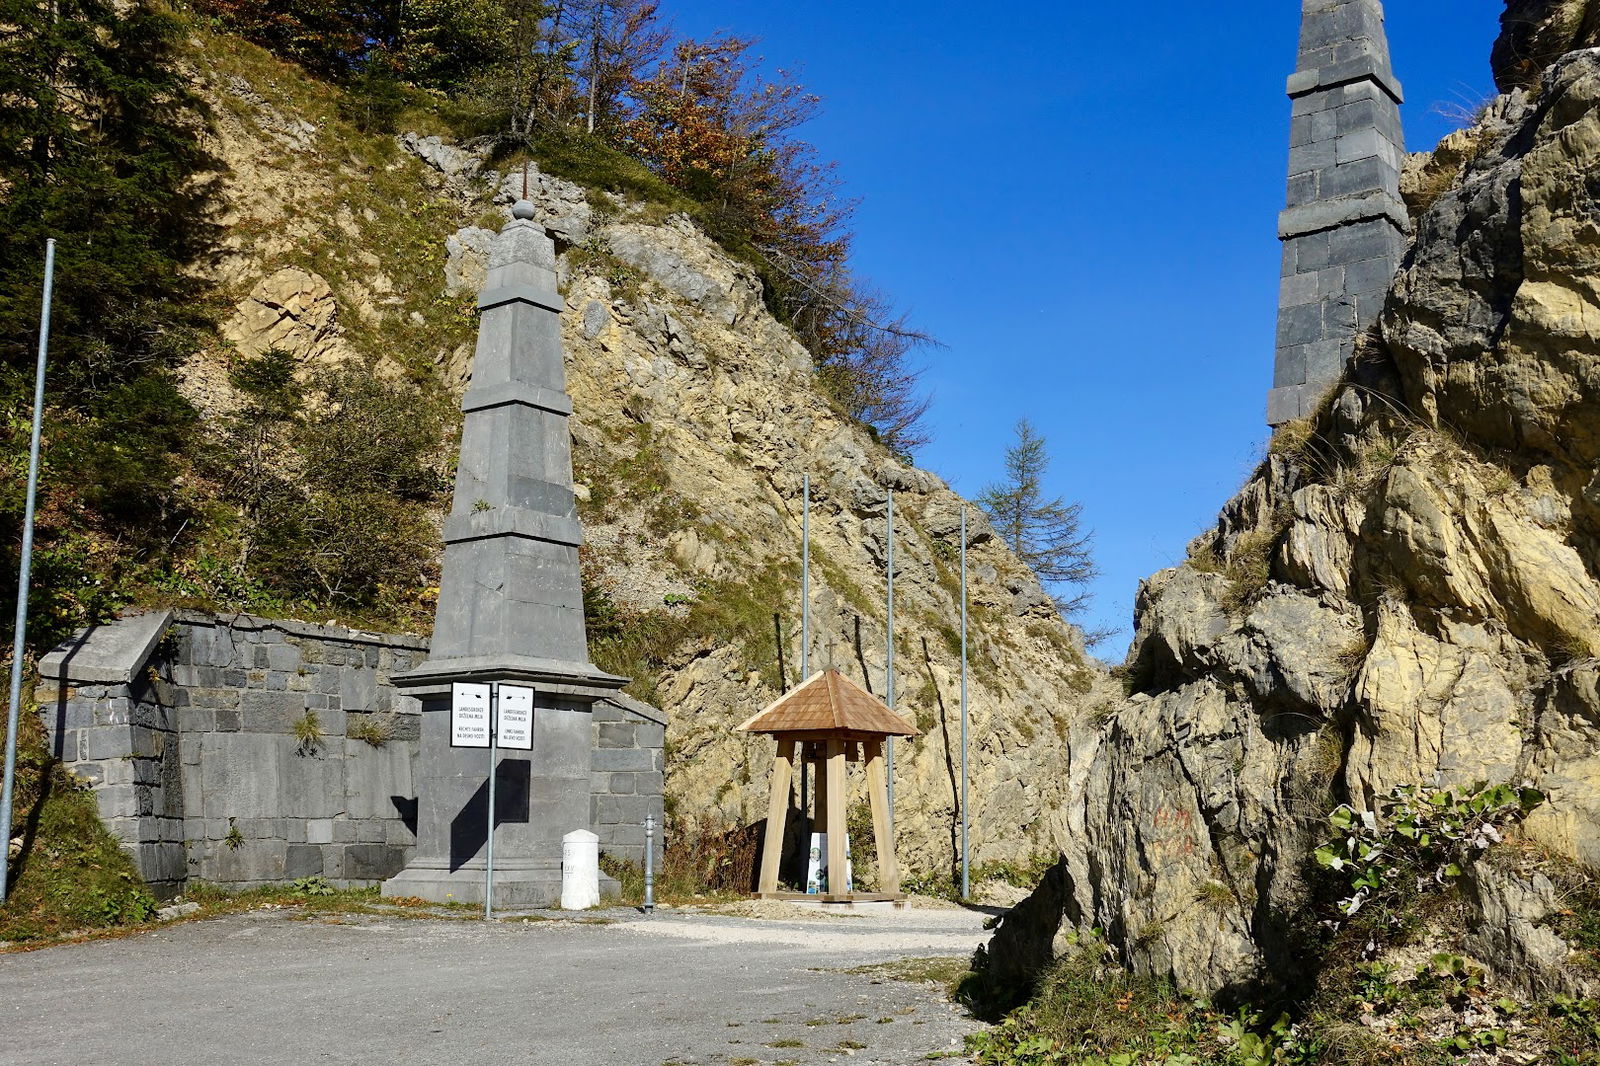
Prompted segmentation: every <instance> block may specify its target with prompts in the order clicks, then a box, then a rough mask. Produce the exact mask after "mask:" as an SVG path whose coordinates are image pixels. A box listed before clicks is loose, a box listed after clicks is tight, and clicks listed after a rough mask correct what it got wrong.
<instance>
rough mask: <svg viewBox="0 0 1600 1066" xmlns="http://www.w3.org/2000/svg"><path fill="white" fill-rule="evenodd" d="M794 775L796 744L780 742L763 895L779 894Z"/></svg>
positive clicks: (769, 812) (764, 852)
mask: <svg viewBox="0 0 1600 1066" xmlns="http://www.w3.org/2000/svg"><path fill="white" fill-rule="evenodd" d="M793 773H794V741H792V740H780V741H778V757H777V758H776V759H774V760H773V763H772V799H771V801H770V802H769V803H768V804H767V839H766V842H765V844H763V845H762V848H761V891H762V892H776V891H778V860H779V859H780V858H782V856H783V824H784V822H785V821H786V820H788V817H789V778H790V776H791V775H792V774H793Z"/></svg>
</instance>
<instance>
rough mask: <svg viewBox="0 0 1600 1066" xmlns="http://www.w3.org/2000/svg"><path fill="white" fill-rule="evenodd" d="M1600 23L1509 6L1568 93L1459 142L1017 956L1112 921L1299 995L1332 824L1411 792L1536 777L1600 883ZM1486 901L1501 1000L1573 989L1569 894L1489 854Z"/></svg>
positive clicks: (1238, 504)
mask: <svg viewBox="0 0 1600 1066" xmlns="http://www.w3.org/2000/svg"><path fill="white" fill-rule="evenodd" d="M1518 12H1521V13H1522V15H1523V16H1527V17H1529V18H1533V17H1534V16H1533V15H1530V14H1529V13H1530V12H1532V13H1536V14H1537V18H1536V19H1534V21H1533V22H1529V23H1526V24H1519V26H1520V28H1512V23H1513V21H1514V16H1516V15H1517V13H1518ZM1517 17H1521V16H1517ZM1594 18H1595V15H1594V5H1584V4H1553V3H1544V4H1533V3H1526V4H1518V3H1513V4H1512V5H1511V11H1510V12H1509V13H1508V16H1507V19H1508V29H1510V30H1511V32H1510V33H1508V38H1507V39H1506V40H1503V42H1502V46H1501V48H1500V49H1497V52H1496V55H1497V67H1498V69H1499V71H1500V72H1502V73H1503V72H1505V71H1508V70H1511V67H1509V66H1507V63H1509V59H1508V58H1507V57H1509V56H1511V55H1513V54H1515V55H1518V56H1524V57H1527V56H1536V55H1537V56H1544V57H1545V62H1544V63H1543V64H1542V65H1541V66H1540V68H1539V73H1538V76H1537V77H1535V78H1534V79H1533V81H1532V82H1529V81H1527V80H1526V79H1522V78H1521V77H1520V76H1519V80H1517V81H1516V82H1515V85H1516V88H1515V91H1513V92H1512V93H1510V94H1509V95H1507V96H1505V97H1502V98H1500V99H1499V100H1498V101H1496V102H1495V103H1494V104H1493V105H1491V107H1490V108H1488V109H1487V111H1486V113H1485V115H1484V116H1483V120H1482V122H1481V123H1480V124H1479V125H1478V126H1476V127H1474V128H1473V129H1471V130H1469V131H1464V132H1463V134H1460V135H1456V136H1455V138H1454V143H1453V144H1452V145H1451V147H1450V150H1451V152H1452V153H1454V157H1453V158H1452V159H1449V160H1447V161H1445V162H1444V163H1441V164H1440V166H1443V167H1444V168H1445V169H1444V170H1443V171H1442V173H1443V174H1444V178H1443V181H1442V183H1439V184H1437V185H1436V187H1435V188H1434V189H1433V190H1432V192H1431V194H1430V195H1429V196H1428V197H1426V202H1422V201H1414V202H1413V207H1414V209H1415V210H1417V212H1418V215H1417V225H1416V236H1415V242H1414V245H1413V246H1412V248H1411V249H1410V251H1409V253H1408V255H1407V257H1406V260H1405V262H1404V264H1403V266H1402V269H1401V270H1400V272H1399V275H1398V277H1397V278H1396V279H1395V282H1394V284H1393V287H1392V288H1391V290H1390V291H1389V293H1388V296H1387V301H1386V304H1385V308H1384V311H1383V314H1382V316H1381V320H1380V323H1379V326H1378V327H1377V329H1376V330H1375V332H1374V333H1373V334H1371V335H1370V336H1368V337H1367V338H1366V340H1365V342H1364V344H1365V349H1364V354H1363V355H1362V356H1361V357H1360V358H1359V359H1358V361H1357V363H1356V365H1355V366H1354V367H1353V368H1352V369H1351V370H1350V372H1349V374H1348V375H1347V377H1346V379H1345V381H1344V383H1343V384H1342V385H1341V386H1340V387H1339V389H1338V390H1337V391H1336V393H1335V395H1334V396H1333V397H1332V398H1331V399H1330V401H1329V402H1328V403H1326V404H1325V405H1324V406H1323V407H1322V408H1321V409H1320V410H1319V412H1318V413H1317V414H1316V415H1315V416H1314V417H1313V418H1311V419H1309V420H1307V421H1304V422H1301V423H1294V424H1291V425H1289V426H1288V427H1285V428H1284V429H1282V430H1281V431H1280V432H1279V434H1278V436H1277V438H1276V439H1275V440H1274V442H1273V446H1272V449H1271V451H1272V454H1271V455H1269V457H1268V459H1267V461H1266V462H1264V463H1263V464H1262V466H1261V468H1260V469H1259V470H1258V472H1257V473H1256V475H1255V477H1254V478H1253V479H1252V480H1251V481H1250V482H1249V483H1248V484H1247V485H1246V486H1245V488H1244V489H1243V490H1241V492H1240V493H1239V495H1238V496H1237V497H1235V498H1234V499H1233V500H1232V501H1230V502H1229V503H1228V504H1227V505H1226V506H1225V507H1224V509H1223V512H1222V515H1221V516H1220V518H1219V521H1218V524H1217V526H1216V528H1215V529H1214V530H1213V531H1211V532H1210V533H1208V534H1206V535H1205V536H1203V537H1201V538H1200V539H1199V540H1198V541H1197V542H1196V543H1195V544H1194V545H1192V546H1191V550H1190V558H1189V560H1188V561H1187V562H1186V563H1185V564H1184V565H1183V566H1180V567H1178V568H1176V569H1173V570H1168V571H1163V572H1162V573H1160V574H1157V575H1155V576H1154V577H1152V578H1151V579H1150V580H1149V581H1148V582H1146V583H1145V585H1144V587H1143V589H1142V590H1141V594H1140V597H1139V601H1138V633H1137V636H1136V638H1135V642H1134V645H1133V649H1132V652H1131V653H1130V658H1129V663H1128V666H1127V670H1128V673H1129V675H1130V680H1131V683H1132V685H1133V687H1134V690H1135V693H1134V695H1133V696H1132V697H1131V698H1130V699H1128V700H1127V701H1126V702H1125V703H1124V704H1122V705H1121V706H1120V707H1119V708H1118V709H1116V710H1115V712H1114V713H1113V714H1112V715H1111V716H1110V717H1109V720H1108V721H1107V722H1106V724H1105V726H1104V728H1103V729H1102V730H1101V731H1100V733H1099V735H1098V736H1097V737H1094V738H1091V739H1084V740H1080V741H1078V742H1077V743H1076V744H1075V746H1074V749H1073V751H1072V752H1071V759H1070V760H1069V762H1068V763H1067V764H1065V765H1064V766H1063V767H1062V768H1061V769H1060V770H1059V771H1058V772H1061V773H1065V774H1066V775H1067V776H1068V778H1069V785H1068V792H1069V793H1071V794H1073V795H1076V796H1080V797H1082V798H1081V800H1080V801H1079V802H1081V804H1082V806H1081V807H1080V808H1076V809H1073V810H1070V811H1069V812H1067V822H1068V824H1069V825H1071V826H1072V827H1073V830H1074V831H1073V833H1072V834H1071V836H1070V839H1069V844H1068V846H1067V847H1066V848H1065V849H1064V850H1063V855H1062V862H1061V864H1060V866H1059V867H1058V871H1059V872H1058V873H1056V874H1053V875H1052V876H1053V877H1056V878H1059V880H1057V881H1054V882H1047V886H1046V887H1045V888H1043V889H1041V894H1040V895H1039V896H1038V897H1036V898H1035V900H1033V901H1030V904H1029V907H1028V909H1027V911H1026V912H1022V913H1023V914H1024V915H1025V917H1020V918H1018V919H1016V920H1013V919H1011V918H1007V919H1005V920H1004V921H1003V923H1002V925H1001V928H1000V932H999V934H998V935H997V938H996V940H995V943H994V945H993V946H992V948H991V953H992V955H993V956H994V957H995V958H997V959H998V958H1001V957H1006V958H1009V959H1011V960H1013V961H1015V960H1027V959H1037V958H1039V957H1040V956H1041V953H1043V955H1044V956H1045V957H1048V954H1049V952H1047V951H1043V948H1042V945H1048V944H1049V943H1050V942H1051V941H1052V940H1053V939H1058V938H1059V937H1060V936H1061V935H1062V933H1063V931H1065V930H1069V929H1073V928H1079V929H1089V928H1094V927H1098V928H1100V929H1103V930H1105V932H1106V934H1107V936H1108V938H1109V939H1110V941H1111V943H1112V944H1113V945H1114V946H1115V947H1116V948H1117V949H1118V950H1119V951H1120V952H1121V954H1122V956H1123V957H1124V958H1125V959H1126V960H1127V961H1128V962H1129V963H1130V964H1131V965H1132V966H1133V967H1134V968H1135V969H1137V970H1139V971H1142V972H1146V973H1154V974H1162V975H1168V976H1170V977H1172V978H1173V979H1174V980H1175V981H1176V982H1177V983H1178V984H1179V985H1180V986H1183V987H1188V988H1193V989H1196V990H1200V991H1216V990H1220V989H1226V988H1230V987H1235V988H1236V987H1241V986H1244V985H1247V984H1249V983H1251V982H1254V981H1257V980H1260V979H1266V980H1269V981H1271V980H1282V979H1286V978H1290V977H1292V976H1293V974H1294V973H1295V972H1296V969H1297V967H1299V966H1302V965H1303V960H1301V959H1298V958H1297V957H1296V956H1295V954H1294V949H1293V948H1292V946H1291V943H1292V940H1291V935H1290V930H1291V929H1292V927H1293V926H1294V923H1295V922H1296V920H1297V918H1298V916H1299V915H1300V914H1302V913H1303V911H1304V904H1305V902H1306V900H1307V898H1308V891H1309V888H1308V884H1307V882H1306V881H1305V876H1306V871H1307V870H1308V868H1309V867H1310V865H1311V864H1309V863H1308V859H1309V855H1310V851H1311V849H1313V848H1314V847H1315V846H1316V845H1317V844H1318V843H1320V842H1321V840H1322V839H1325V837H1326V835H1327V834H1326V823H1325V821H1324V818H1325V816H1326V814H1327V813H1328V811H1330V810H1331V809H1332V808H1333V807H1335V806H1336V805H1338V804H1339V803H1341V802H1350V803H1352V804H1354V805H1356V806H1357V807H1361V808H1365V809H1371V807H1372V805H1373V803H1374V799H1375V797H1378V796H1380V795H1382V794H1384V793H1386V792H1388V791H1389V790H1390V789H1392V788H1393V787H1395V786H1396V785H1402V784H1412V783H1416V784H1422V785H1428V786H1443V787H1458V788H1470V787H1472V786H1474V785H1475V784H1478V783H1487V784H1496V783H1511V784H1521V783H1527V784H1530V785H1532V786H1533V787H1535V788H1538V789H1540V790H1541V791H1543V792H1544V793H1545V794H1546V796H1547V801H1546V802H1545V803H1544V805H1543V806H1541V807H1539V808H1538V809H1537V810H1535V811H1534V813H1533V814H1532V815H1531V816H1530V817H1529V818H1528V820H1527V821H1526V823H1525V824H1524V825H1523V827H1522V834H1523V836H1524V837H1525V838H1526V843H1527V844H1528V845H1529V846H1531V847H1532V848H1535V849H1544V851H1543V852H1542V853H1543V854H1547V855H1551V856H1554V857H1556V858H1557V859H1564V860H1570V861H1575V862H1578V863H1582V864H1587V865H1591V866H1592V865H1594V864H1596V863H1600V757H1597V756H1596V755H1595V754H1594V752H1595V751H1596V744H1597V743H1600V666H1597V664H1600V658H1597V657H1600V506H1597V505H1600V488H1597V486H1600V476H1597V474H1596V471H1597V469H1600V224H1597V221H1596V220H1597V219H1600V186H1597V185H1596V183H1595V182H1594V180H1593V175H1594V174H1595V173H1596V172H1597V168H1600V50H1587V51H1576V52H1568V49H1570V48H1571V47H1572V45H1573V42H1574V41H1575V40H1577V39H1579V37H1577V36H1575V35H1580V36H1581V32H1588V28H1589V27H1590V26H1591V25H1592V24H1593V22H1594ZM1519 35H1520V36H1519ZM1563 52H1566V53H1567V54H1564V55H1563V54H1561V53H1563ZM1502 84H1506V83H1505V82H1504V81H1503V82H1502ZM1530 85H1531V87H1532V88H1531V91H1525V89H1524V88H1523V87H1524V86H1530ZM1423 165H1424V166H1426V165H1428V163H1424V164H1423ZM1436 176H1437V175H1436ZM1491 854H1492V853H1491ZM1464 891H1465V897H1466V899H1467V901H1468V903H1469V921H1468V925H1469V929H1468V931H1467V937H1468V941H1467V942H1468V944H1469V946H1471V948H1472V950H1474V951H1475V952H1477V953H1478V954H1479V956H1480V958H1481V960H1482V961H1484V962H1486V963H1488V964H1490V965H1491V966H1493V967H1495V968H1497V969H1498V970H1499V971H1500V972H1499V973H1498V974H1497V976H1498V977H1499V978H1500V979H1502V980H1504V981H1507V982H1510V983H1514V984H1517V983H1520V984H1523V985H1525V986H1533V987H1538V988H1546V989H1548V988H1563V987H1570V984H1571V975H1570V974H1566V973H1565V971H1564V970H1563V969H1562V963H1563V961H1564V960H1565V958H1566V955H1567V950H1566V947H1565V945H1564V944H1563V943H1562V942H1561V940H1560V938H1559V937H1558V936H1556V935H1555V934H1554V933H1553V932H1552V931H1551V930H1550V928H1549V927H1548V922H1546V921H1545V919H1546V918H1547V917H1548V916H1549V915H1550V914H1551V913H1552V911H1553V910H1555V909H1557V908H1558V902H1557V901H1556V899H1555V897H1554V895H1553V894H1552V890H1551V886H1550V883H1549V881H1548V880H1547V879H1545V878H1544V877H1543V876H1542V875H1540V874H1538V873H1537V871H1532V872H1529V871H1506V870H1502V869H1498V868H1495V867H1491V866H1490V865H1488V863H1487V860H1484V861H1480V863H1479V864H1478V868H1477V869H1475V870H1473V871H1470V872H1469V876H1468V877H1467V878H1466V884H1465V885H1464ZM1008 965H1009V964H1008Z"/></svg>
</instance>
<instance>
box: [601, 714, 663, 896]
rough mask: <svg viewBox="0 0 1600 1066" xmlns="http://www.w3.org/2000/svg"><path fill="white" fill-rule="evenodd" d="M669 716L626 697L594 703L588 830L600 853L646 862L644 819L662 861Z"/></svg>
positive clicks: (658, 856) (657, 856)
mask: <svg viewBox="0 0 1600 1066" xmlns="http://www.w3.org/2000/svg"><path fill="white" fill-rule="evenodd" d="M666 735H667V720H666V716H665V715H663V714H662V713H661V712H660V711H658V710H656V709H655V708H654V707H651V706H650V705H648V704H645V703H640V702H639V701H638V700H635V699H630V698H628V697H627V696H621V695H619V696H616V697H614V699H612V700H609V701H604V702H601V703H596V704H595V705H594V755H593V762H592V763H591V765H590V772H589V780H590V807H591V811H590V815H589V821H590V828H591V829H593V830H594V832H595V833H596V834H597V835H598V836H599V837H600V850H601V851H602V852H605V853H607V854H609V855H613V856H615V857H616V858H619V859H622V860H624V861H626V862H633V863H638V864H640V865H642V864H643V863H644V820H645V816H646V815H649V816H652V817H654V818H655V826H656V835H655V852H656V858H657V859H658V860H659V859H660V858H661V839H662V838H661V823H662V819H663V818H664V817H665V812H664V810H663V808H662V787H663V783H664V776H665V775H664V773H663V770H664V764H663V759H664V757H665V755H664V751H665V748H664V745H665V743H666Z"/></svg>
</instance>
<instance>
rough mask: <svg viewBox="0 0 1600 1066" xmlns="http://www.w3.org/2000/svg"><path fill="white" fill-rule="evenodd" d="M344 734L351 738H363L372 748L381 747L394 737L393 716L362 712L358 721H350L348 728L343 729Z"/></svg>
mask: <svg viewBox="0 0 1600 1066" xmlns="http://www.w3.org/2000/svg"><path fill="white" fill-rule="evenodd" d="M345 736H347V737H349V738H350V739H351V740H364V741H366V742H367V743H368V744H370V745H372V746H373V747H374V748H381V747H383V746H384V745H385V744H387V743H389V741H390V740H392V739H393V738H394V721H393V717H392V716H390V715H384V716H383V717H379V716H377V715H371V714H364V715H362V716H361V720H360V721H357V722H351V723H350V726H349V728H347V729H346V730H345Z"/></svg>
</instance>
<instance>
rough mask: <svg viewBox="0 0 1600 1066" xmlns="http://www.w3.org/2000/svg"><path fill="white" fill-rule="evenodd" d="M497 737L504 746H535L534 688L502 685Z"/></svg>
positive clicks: (524, 747)
mask: <svg viewBox="0 0 1600 1066" xmlns="http://www.w3.org/2000/svg"><path fill="white" fill-rule="evenodd" d="M495 739H496V740H497V742H498V743H499V745H500V746H501V747H502V748H516V749H518V750H520V751H529V750H531V749H532V748H533V689H531V688H523V687H522V686H520V685H501V686H500V722H499V725H498V726H497V728H496V738H495Z"/></svg>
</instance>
